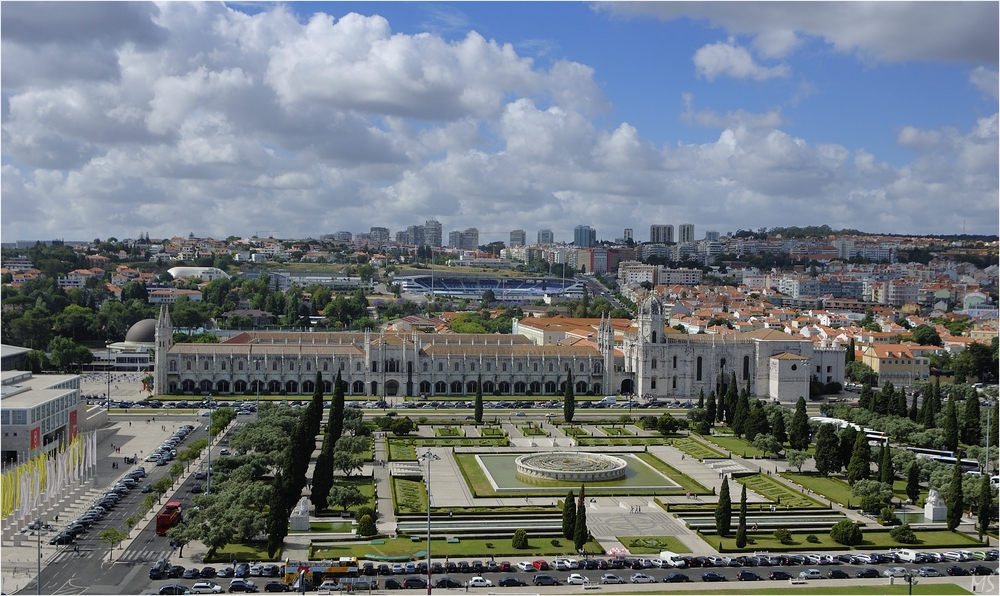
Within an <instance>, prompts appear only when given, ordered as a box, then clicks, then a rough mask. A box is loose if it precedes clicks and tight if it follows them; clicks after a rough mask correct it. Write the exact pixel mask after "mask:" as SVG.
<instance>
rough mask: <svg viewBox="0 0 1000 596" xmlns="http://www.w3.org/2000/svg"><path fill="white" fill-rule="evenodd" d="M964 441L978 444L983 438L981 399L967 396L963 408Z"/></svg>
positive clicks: (962, 432)
mask: <svg viewBox="0 0 1000 596" xmlns="http://www.w3.org/2000/svg"><path fill="white" fill-rule="evenodd" d="M960 434H961V438H962V442H963V443H965V444H966V445H978V444H979V442H980V441H982V440H983V426H982V420H980V415H979V399H978V398H976V397H966V398H965V407H963V408H962V428H961V433H960Z"/></svg>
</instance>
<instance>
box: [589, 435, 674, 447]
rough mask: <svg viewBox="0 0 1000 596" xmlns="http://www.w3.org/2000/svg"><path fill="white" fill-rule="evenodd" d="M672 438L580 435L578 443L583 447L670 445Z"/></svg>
mask: <svg viewBox="0 0 1000 596" xmlns="http://www.w3.org/2000/svg"><path fill="white" fill-rule="evenodd" d="M670 441H671V439H667V438H665V437H620V438H613V439H612V438H608V437H593V436H591V437H580V440H579V441H578V442H577V445H579V446H581V447H587V446H594V447H607V446H608V445H669V444H670Z"/></svg>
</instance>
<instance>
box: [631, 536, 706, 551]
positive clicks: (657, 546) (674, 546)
mask: <svg viewBox="0 0 1000 596" xmlns="http://www.w3.org/2000/svg"><path fill="white" fill-rule="evenodd" d="M617 538H618V542H621V543H622V544H624V545H625V548H627V549H628V550H629V552H630V553H632V554H633V555H648V554H653V553H656V554H659V553H660V551H663V550H669V551H671V552H675V553H689V552H691V549H690V548H688V547H687V545H686V544H684V543H683V542H681V540H680V538H678V537H676V536H618V537H617Z"/></svg>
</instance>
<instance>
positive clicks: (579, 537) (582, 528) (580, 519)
mask: <svg viewBox="0 0 1000 596" xmlns="http://www.w3.org/2000/svg"><path fill="white" fill-rule="evenodd" d="M589 537H590V530H588V529H587V500H586V497H585V496H584V487H583V485H582V484H581V485H580V496H579V499H578V503H577V506H576V520H574V528H573V546H575V547H576V550H577V551H580V549H582V548H583V547H584V545H585V544H587V539H588V538H589Z"/></svg>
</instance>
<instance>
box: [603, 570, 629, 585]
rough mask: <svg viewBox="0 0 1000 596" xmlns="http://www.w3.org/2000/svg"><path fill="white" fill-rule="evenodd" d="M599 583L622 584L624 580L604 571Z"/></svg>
mask: <svg viewBox="0 0 1000 596" xmlns="http://www.w3.org/2000/svg"><path fill="white" fill-rule="evenodd" d="M601 583H602V584H624V583H625V580H624V579H622V578H621V577H618V576H617V575H615V574H614V573H605V574H604V575H602V576H601Z"/></svg>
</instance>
